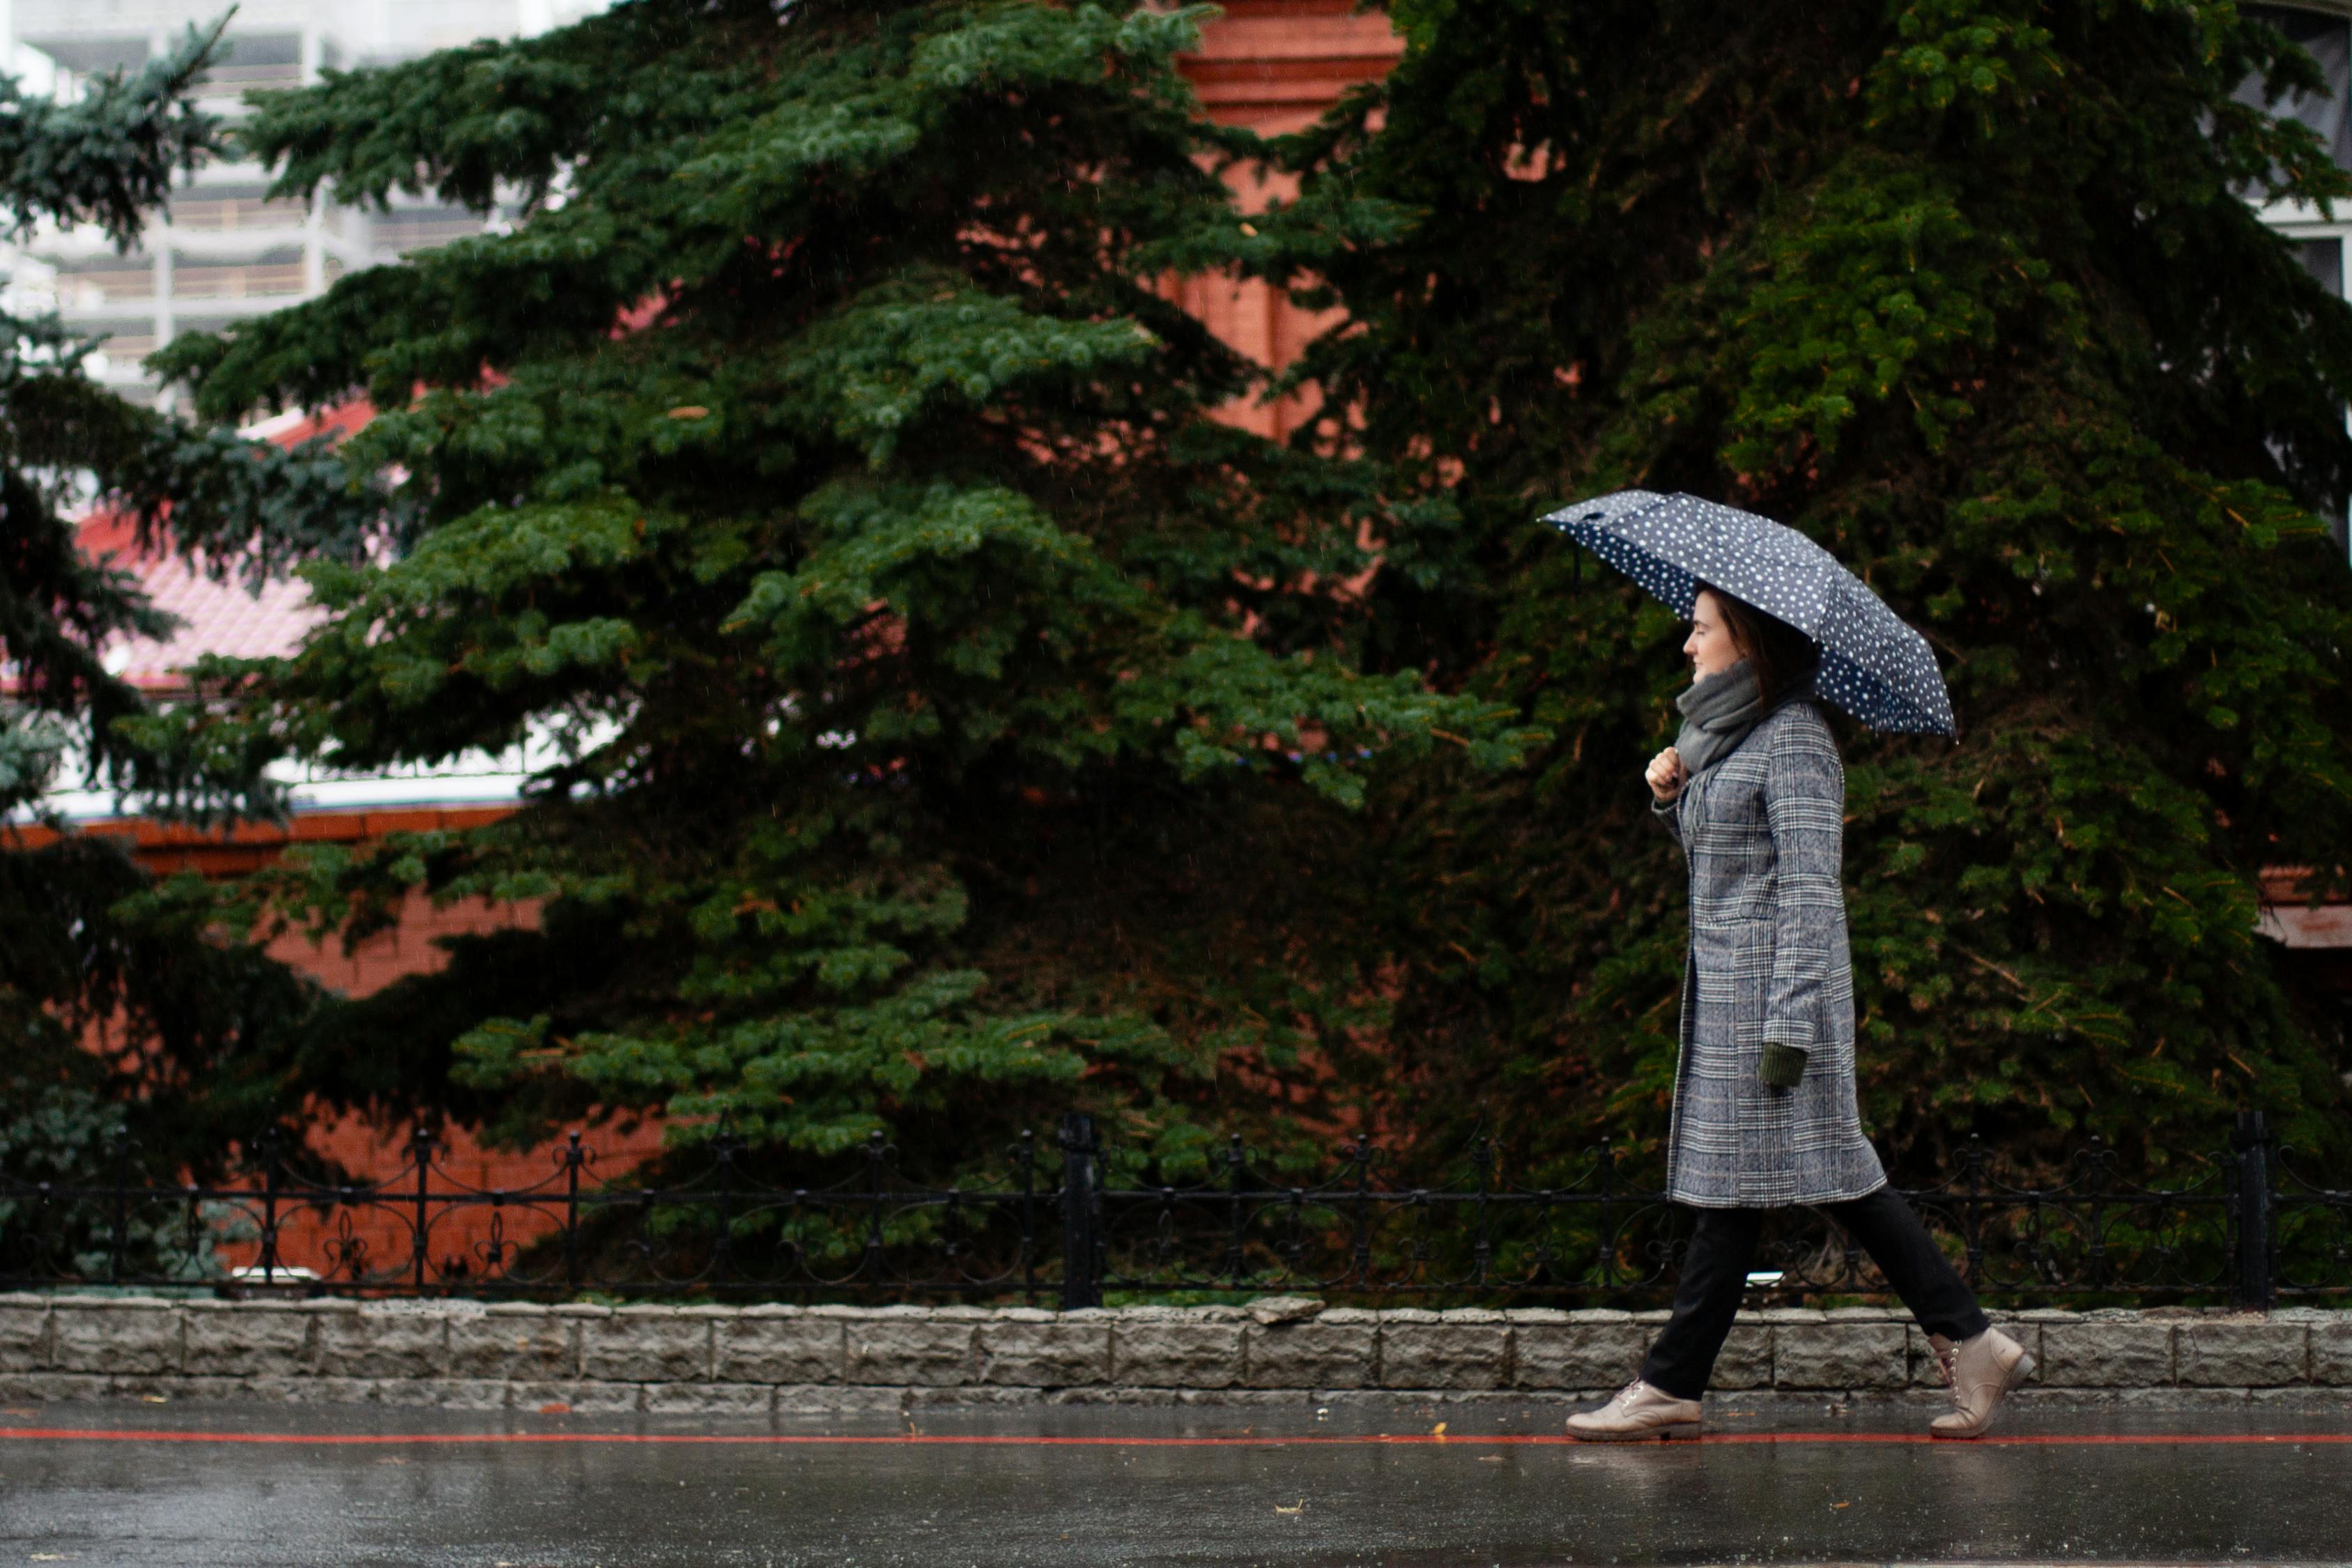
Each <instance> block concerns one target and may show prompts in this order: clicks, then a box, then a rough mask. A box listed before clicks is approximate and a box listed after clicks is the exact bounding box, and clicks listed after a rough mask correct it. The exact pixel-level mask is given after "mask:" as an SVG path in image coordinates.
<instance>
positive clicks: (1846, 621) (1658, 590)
mask: <svg viewBox="0 0 2352 1568" xmlns="http://www.w3.org/2000/svg"><path fill="white" fill-rule="evenodd" d="M1544 521H1546V522H1549V523H1551V524H1553V525H1554V526H1555V527H1557V528H1559V531H1561V532H1563V533H1565V534H1567V535H1568V536H1569V537H1570V539H1573V540H1575V541H1577V542H1579V543H1581V544H1587V545H1590V546H1591V548H1592V551H1593V552H1594V553H1595V554H1597V555H1599V556H1600V557H1601V559H1602V560H1603V561H1606V562H1608V563H1610V564H1611V565H1612V566H1614V567H1616V568H1617V569H1618V570H1619V571H1621V572H1622V573H1624V574H1626V575H1627V576H1629V577H1631V578H1633V581H1635V582H1636V583H1639V584H1642V586H1643V587H1644V588H1647V589H1648V590H1649V591H1650V592H1651V593H1652V594H1654V595H1656V596H1657V597H1658V599H1659V600H1660V601H1661V602H1663V603H1664V604H1667V605H1672V606H1673V607H1674V610H1675V614H1677V615H1680V616H1688V615H1689V614H1690V613H1691V609H1692V607H1693V605H1695V604H1696V601H1697V599H1698V585H1699V584H1701V583H1703V582H1704V583H1708V584H1713V585H1714V586H1716V587H1717V588H1720V589H1722V590H1723V591H1724V592H1725V593H1727V594H1730V595H1735V596H1737V597H1738V598H1741V599H1745V600H1746V601H1748V603H1749V604H1751V605H1755V606H1756V607H1757V608H1758V609H1759V610H1762V611H1764V612H1765V613H1766V614H1768V615H1771V616H1778V617H1779V618H1780V619H1781V620H1784V621H1786V622H1788V623H1789V624H1790V626H1794V627H1796V628H1797V629H1798V630H1799V631H1801V632H1802V633H1804V634H1805V635H1806V636H1807V637H1811V638H1812V639H1813V641H1814V642H1815V643H1817V644H1819V645H1820V647H1821V650H1822V663H1821V673H1820V675H1819V676H1818V677H1817V678H1816V679H1815V680H1814V689H1816V690H1818V691H1819V692H1820V693H1821V694H1822V696H1823V697H1825V698H1827V699H1828V700H1830V701H1832V702H1834V703H1836V704H1837V705H1838V706H1839V707H1841V708H1843V709H1844V710H1846V711H1847V712H1849V713H1851V714H1853V716H1854V717H1855V718H1857V719H1859V720H1861V721H1863V722H1864V723H1865V724H1867V725H1869V726H1870V727H1871V728H1872V729H1874V730H1892V731H1903V732H1907V733H1913V734H1927V735H1957V734H1958V725H1957V724H1956V723H1955V722H1954V721H1953V719H1952V699H1951V696H1950V694H1949V693H1948V692H1946V691H1945V689H1944V675H1943V671H1942V670H1940V669H1938V668H1937V667H1936V656H1935V654H1934V653H1933V652H1932V651H1931V650H1930V649H1929V648H1928V647H1927V638H1926V637H1921V636H1920V635H1919V634H1918V633H1917V632H1916V631H1915V630H1914V629H1913V628H1912V627H1911V626H1908V625H1907V624H1906V623H1905V622H1904V620H1903V618H1902V617H1901V616H1897V615H1896V614H1895V612H1894V611H1892V610H1890V609H1888V608H1887V607H1886V605H1885V603H1884V602H1882V601H1881V600H1880V598H1879V597H1878V595H1875V594H1874V593H1872V592H1871V591H1870V589H1869V588H1868V587H1867V586H1866V585H1864V583H1863V581H1862V579H1860V578H1859V577H1856V576H1855V575H1854V574H1853V573H1851V572H1849V571H1847V570H1846V569H1845V568H1844V567H1843V566H1841V565H1839V564H1838V562H1837V557H1835V556H1834V555H1832V554H1831V553H1830V552H1828V551H1826V550H1824V549H1822V547H1821V546H1820V545H1818V544H1816V543H1814V542H1812V541H1811V540H1810V539H1808V538H1806V537H1805V536H1804V535H1803V534H1801V533H1799V532H1798V531H1796V530H1795V529H1793V528H1790V527H1787V526H1786V525H1784V524H1781V523H1778V522H1774V521H1772V520H1771V519H1770V518H1767V517H1759V516H1757V515H1756V514H1755V513H1754V512H1752V511H1741V510H1739V509H1738V508H1737V507H1728V506H1719V505H1717V503H1716V502H1714V501H1710V500H1700V499H1699V498H1698V497H1696V496H1686V495H1659V494H1656V493H1655V492H1654V491H1650V490H1618V491H1615V492H1614V493H1612V494H1610V495H1605V496H1596V497H1594V498H1593V499H1592V500H1586V501H1579V502H1577V503H1576V504H1575V505H1574V506H1567V507H1562V508H1561V509H1560V510H1558V511H1555V512H1552V513H1550V514H1549V515H1548V516H1546V517H1545V519H1544Z"/></svg>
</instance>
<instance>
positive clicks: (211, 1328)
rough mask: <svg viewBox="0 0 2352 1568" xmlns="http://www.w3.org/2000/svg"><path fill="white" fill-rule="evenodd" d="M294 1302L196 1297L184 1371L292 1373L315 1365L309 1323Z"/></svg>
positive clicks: (311, 1317)
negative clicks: (218, 1299)
mask: <svg viewBox="0 0 2352 1568" xmlns="http://www.w3.org/2000/svg"><path fill="white" fill-rule="evenodd" d="M318 1317H319V1314H318V1313H316V1312H311V1311H307V1310H304V1309H303V1307H302V1305H301V1304H300V1303H299V1302H294V1301H191V1302H189V1303H188V1304H187V1308H186V1319H185V1321H186V1325H187V1349H186V1352H185V1358H186V1359H185V1361H184V1363H183V1368H182V1370H184V1371H185V1372H186V1373H188V1375H189V1376H191V1377H245V1378H253V1377H287V1376H292V1375H296V1374H307V1373H310V1372H312V1371H314V1370H315V1369H316V1366H317V1363H316V1362H315V1361H314V1360H313V1359H312V1353H311V1342H310V1326H311V1324H312V1323H313V1322H314V1321H317V1319H318Z"/></svg>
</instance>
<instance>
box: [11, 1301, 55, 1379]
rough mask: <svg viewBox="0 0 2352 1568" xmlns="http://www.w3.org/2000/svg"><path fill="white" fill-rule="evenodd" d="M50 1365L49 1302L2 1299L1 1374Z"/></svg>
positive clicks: (27, 1370)
mask: <svg viewBox="0 0 2352 1568" xmlns="http://www.w3.org/2000/svg"><path fill="white" fill-rule="evenodd" d="M48 1364H49V1308H48V1303H47V1302H46V1301H26V1300H21V1299H20V1300H0V1373H16V1372H40V1371H43V1370H45V1369H46V1368H47V1366H48Z"/></svg>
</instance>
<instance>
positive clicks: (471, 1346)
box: [446, 1304, 598, 1383]
mask: <svg viewBox="0 0 2352 1568" xmlns="http://www.w3.org/2000/svg"><path fill="white" fill-rule="evenodd" d="M589 1321H598V1320H593V1319H591V1320H589ZM577 1331H578V1327H577V1323H576V1321H574V1320H573V1319H571V1318H568V1317H562V1316H559V1315H558V1314H557V1313H555V1312H551V1311H550V1310H548V1309H546V1308H544V1307H530V1306H523V1305H520V1304H501V1305H499V1306H496V1307H492V1308H491V1309H490V1310H488V1311H487V1312H483V1313H481V1314H479V1315H477V1316H468V1317H463V1318H453V1319H451V1320H450V1321H449V1326H448V1336H449V1341H448V1350H447V1352H446V1354H447V1356H448V1368H449V1373H450V1375H451V1376H453V1377H460V1378H467V1377H476V1378H497V1379H501V1380H504V1379H519V1380H523V1381H528V1382H532V1383H551V1382H556V1381H560V1380H562V1379H566V1378H571V1377H575V1376H577V1375H578V1374H579V1372H580V1354H579V1344H578V1342H577V1340H576V1338H575V1335H576V1333H577Z"/></svg>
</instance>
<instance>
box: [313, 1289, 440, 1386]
mask: <svg viewBox="0 0 2352 1568" xmlns="http://www.w3.org/2000/svg"><path fill="white" fill-rule="evenodd" d="M312 1321H314V1322H315V1323H316V1324H317V1335H318V1343H317V1355H318V1362H317V1365H318V1370H319V1373H320V1375H321V1376H326V1377H369V1378H373V1377H411V1378H415V1377H439V1376H441V1375H442V1374H443V1373H446V1372H447V1371H448V1366H449V1320H448V1319H447V1318H446V1317H445V1316H443V1315H442V1314H441V1313H438V1312H419V1311H415V1310H404V1309H394V1310H384V1309H383V1308H382V1307H379V1306H377V1305H375V1304H374V1303H373V1302H371V1303H368V1304H366V1305H362V1306H359V1307H355V1308H346V1309H344V1310H340V1311H333V1312H319V1313H314V1314H313V1315H312Z"/></svg>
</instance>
